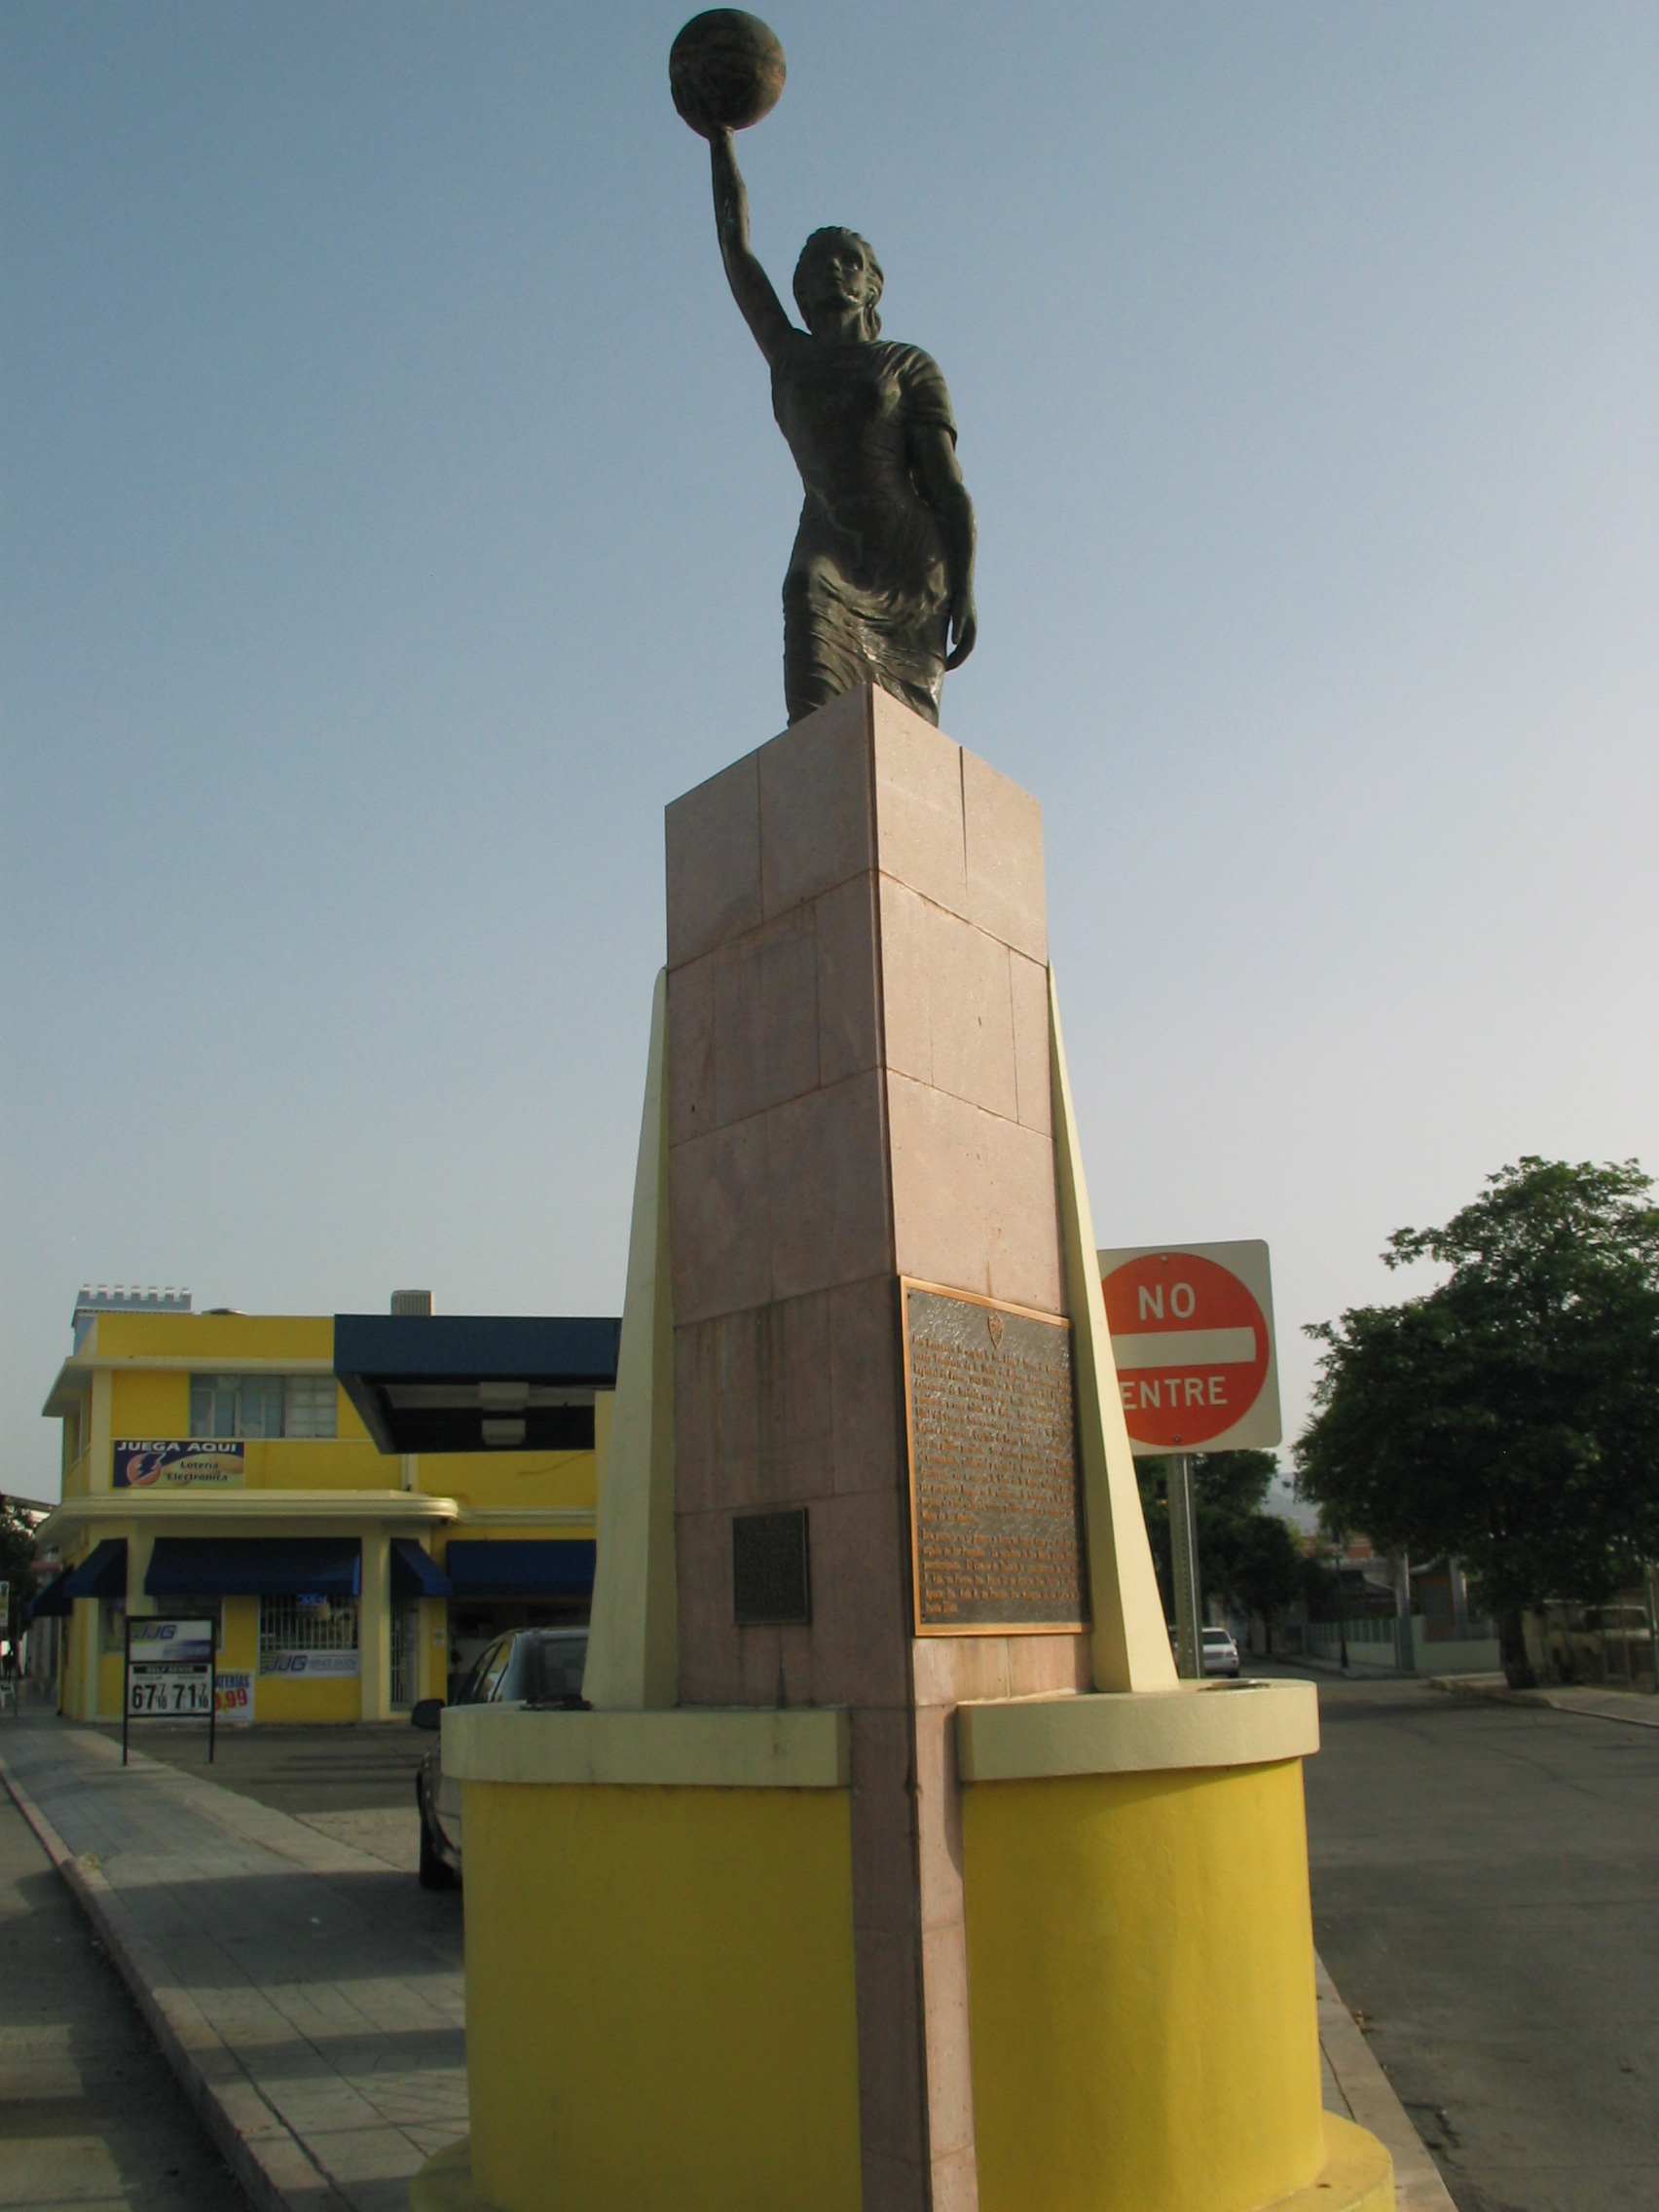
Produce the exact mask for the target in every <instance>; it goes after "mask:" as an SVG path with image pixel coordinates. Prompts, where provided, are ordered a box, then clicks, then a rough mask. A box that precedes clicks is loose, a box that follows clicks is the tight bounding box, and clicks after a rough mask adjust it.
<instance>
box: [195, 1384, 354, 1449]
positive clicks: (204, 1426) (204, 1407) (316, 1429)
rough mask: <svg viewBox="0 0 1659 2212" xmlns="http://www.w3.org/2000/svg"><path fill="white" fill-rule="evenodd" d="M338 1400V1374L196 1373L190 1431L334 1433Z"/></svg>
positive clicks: (223, 1433)
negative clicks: (335, 1377)
mask: <svg viewBox="0 0 1659 2212" xmlns="http://www.w3.org/2000/svg"><path fill="white" fill-rule="evenodd" d="M335 1400H336V1384H335V1381H334V1378H333V1376H332V1375H193V1376H192V1377H191V1379H190V1433H191V1435H192V1436H193V1437H209V1436H306V1437H331V1436H333V1435H334V1433H335V1413H334V1409H335Z"/></svg>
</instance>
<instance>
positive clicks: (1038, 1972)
mask: <svg viewBox="0 0 1659 2212" xmlns="http://www.w3.org/2000/svg"><path fill="white" fill-rule="evenodd" d="M963 1844H964V1876H965V1885H966V1895H967V1920H968V1968H969V1987H970V2015H971V2022H972V2030H973V2043H974V2108H975V2120H976V2130H977V2140H978V2167H979V2203H980V2206H981V2208H982V2212H1190V2208H1191V2207H1192V2206H1194V2205H1199V2204H1201V2205H1202V2206H1203V2207H1204V2208H1205V2212H1255V2208H1256V2207H1258V2206H1261V2205H1265V2204H1269V2203H1271V2202H1272V2200H1273V2199H1274V2198H1275V2197H1282V2196H1286V2195H1288V2194H1291V2193H1292V2192H1293V2191H1297V2190H1300V2189H1303V2188H1308V2187H1311V2186H1312V2185H1313V2184H1314V2183H1315V2182H1316V2181H1317V2180H1318V2178H1319V2176H1320V2174H1321V2171H1322V2169H1323V2168H1324V2166H1325V2164H1326V2161H1327V2146H1326V2129H1325V2126H1324V2122H1323V2116H1322V2114H1321V2111H1320V2090H1319V2038H1318V2022H1317V2015H1316V2012H1315V2009H1314V1993H1313V1932H1312V1918H1311V1912H1310V1909H1309V1891H1308V1845H1307V1831H1306V1824H1305V1817H1304V1811H1303V1800H1302V1767H1301V1762H1300V1760H1296V1759H1290V1760H1284V1761H1281V1762H1278V1763H1276V1764H1272V1765H1266V1766H1246V1767H1230V1768H1198V1769H1189V1770H1186V1771H1181V1772H1173V1773H1155V1774H1094V1775H1067V1776H1064V1777H1060V1778H1055V1779H1044V1780H1039V1781H1017V1782H996V1783H982V1784H974V1785H971V1786H970V1787H969V1788H967V1789H966V1790H965V1792H964V1800H963ZM1363 2141H1364V2143H1366V2144H1370V2143H1371V2138H1370V2137H1369V2136H1366V2137H1364V2138H1363ZM1373 2149H1374V2150H1375V2151H1376V2157H1377V2158H1379V2159H1380V2160H1381V2169H1380V2170H1381V2172H1382V2174H1383V2176H1386V2174H1387V2172H1388V2160H1387V2156H1386V2154H1385V2153H1383V2152H1382V2151H1381V2150H1380V2149H1378V2148H1377V2147H1376V2146H1373ZM1374 2178H1375V2177H1374ZM1368 2186H1369V2185H1368ZM1388 2194H1389V2196H1390V2198H1391V2195H1392V2184H1391V2182H1389V2183H1388ZM1323 2200H1324V2201H1330V2199H1329V2196H1328V2195H1327V2196H1326V2197H1325V2198H1324V2199H1323ZM1360 2200H1362V2199H1356V2201H1360Z"/></svg>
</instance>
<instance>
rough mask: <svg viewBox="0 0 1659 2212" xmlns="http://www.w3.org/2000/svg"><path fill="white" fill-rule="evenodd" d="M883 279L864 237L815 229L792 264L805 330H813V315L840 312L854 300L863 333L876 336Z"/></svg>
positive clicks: (821, 316)
mask: <svg viewBox="0 0 1659 2212" xmlns="http://www.w3.org/2000/svg"><path fill="white" fill-rule="evenodd" d="M882 282H883V278H882V275H881V264H880V262H879V261H877V260H876V258H875V255H874V253H873V251H872V250H871V248H870V243H869V240H867V239H861V238H860V236H859V234H858V232H857V231H845V230H841V229H840V228H839V227H836V226H831V228H830V229H829V230H825V231H814V232H813V234H812V236H811V238H809V239H808V240H807V241H806V243H805V245H803V246H802V247H801V249H800V259H799V260H798V261H797V262H796V263H795V273H794V286H793V289H794V297H795V306H796V307H797V308H799V310H800V313H801V320H802V321H803V322H804V323H805V324H806V327H807V329H808V330H812V329H815V328H816V327H817V324H816V323H815V321H814V316H815V314H816V315H817V316H818V317H819V318H820V319H823V318H824V317H825V316H826V315H839V314H840V313H843V312H844V311H845V310H846V309H847V308H848V307H850V306H851V305H852V304H853V303H854V301H855V300H856V301H859V302H860V303H862V308H863V320H864V334H865V336H866V338H877V337H879V336H880V334H881V317H880V315H879V314H877V313H876V308H877V305H878V303H879V302H880V299H881V286H882Z"/></svg>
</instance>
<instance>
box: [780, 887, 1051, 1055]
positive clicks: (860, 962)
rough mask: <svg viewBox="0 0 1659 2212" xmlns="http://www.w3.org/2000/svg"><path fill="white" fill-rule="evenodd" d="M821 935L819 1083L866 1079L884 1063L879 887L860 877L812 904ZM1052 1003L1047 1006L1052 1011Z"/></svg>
mask: <svg viewBox="0 0 1659 2212" xmlns="http://www.w3.org/2000/svg"><path fill="white" fill-rule="evenodd" d="M812 912H813V922H814V926H815V929H816V932H817V945H818V971H817V983H816V988H817V1000H818V1079H819V1081H820V1082H821V1083H823V1084H826V1085H828V1084H834V1083H841V1082H843V1081H844V1080H845V1079H846V1077H848V1076H850V1075H864V1074H866V1073H867V1072H868V1071H869V1070H870V1069H871V1068H874V1067H878V1066H879V1065H880V1063H881V1007H880V988H879V982H878V977H879V962H878V960H877V956H876V922H875V884H874V879H873V877H872V876H870V875H867V874H866V875H859V876H855V877H854V878H853V879H852V881H851V882H849V883H843V884H840V885H838V886H837V887H836V889H835V890H833V891H827V892H825V894H824V895H823V897H822V898H820V899H815V900H814V901H813V905H812ZM1047 1004H1048V1002H1047V1000H1046V999H1045V1001H1044V1005H1045V1009H1046V1008H1047Z"/></svg>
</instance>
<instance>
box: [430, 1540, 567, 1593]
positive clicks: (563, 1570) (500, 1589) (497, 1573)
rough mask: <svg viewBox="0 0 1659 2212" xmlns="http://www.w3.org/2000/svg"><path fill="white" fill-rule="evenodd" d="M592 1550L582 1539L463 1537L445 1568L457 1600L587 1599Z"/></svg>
mask: <svg viewBox="0 0 1659 2212" xmlns="http://www.w3.org/2000/svg"><path fill="white" fill-rule="evenodd" d="M594 1551H595V1546H594V1544H593V1541H592V1539H591V1538H590V1537H586V1536H575V1537H563V1538H561V1537H553V1538H551V1539H548V1540H546V1541H541V1540H536V1539H531V1538H525V1537H517V1536H515V1537H510V1538H506V1539H504V1540H503V1541H501V1542H499V1543H494V1544H492V1543H488V1542H485V1543H478V1542H474V1541H472V1540H471V1539H462V1540H458V1541H453V1542H452V1543H451V1544H450V1547H449V1551H448V1553H447V1554H446V1556H445V1561H444V1564H445V1566H446V1567H448V1569H449V1579H450V1588H451V1589H452V1590H453V1591H454V1593H455V1595H456V1596H457V1597H458V1598H588V1597H591V1596H592V1595H593V1562H594Z"/></svg>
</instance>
